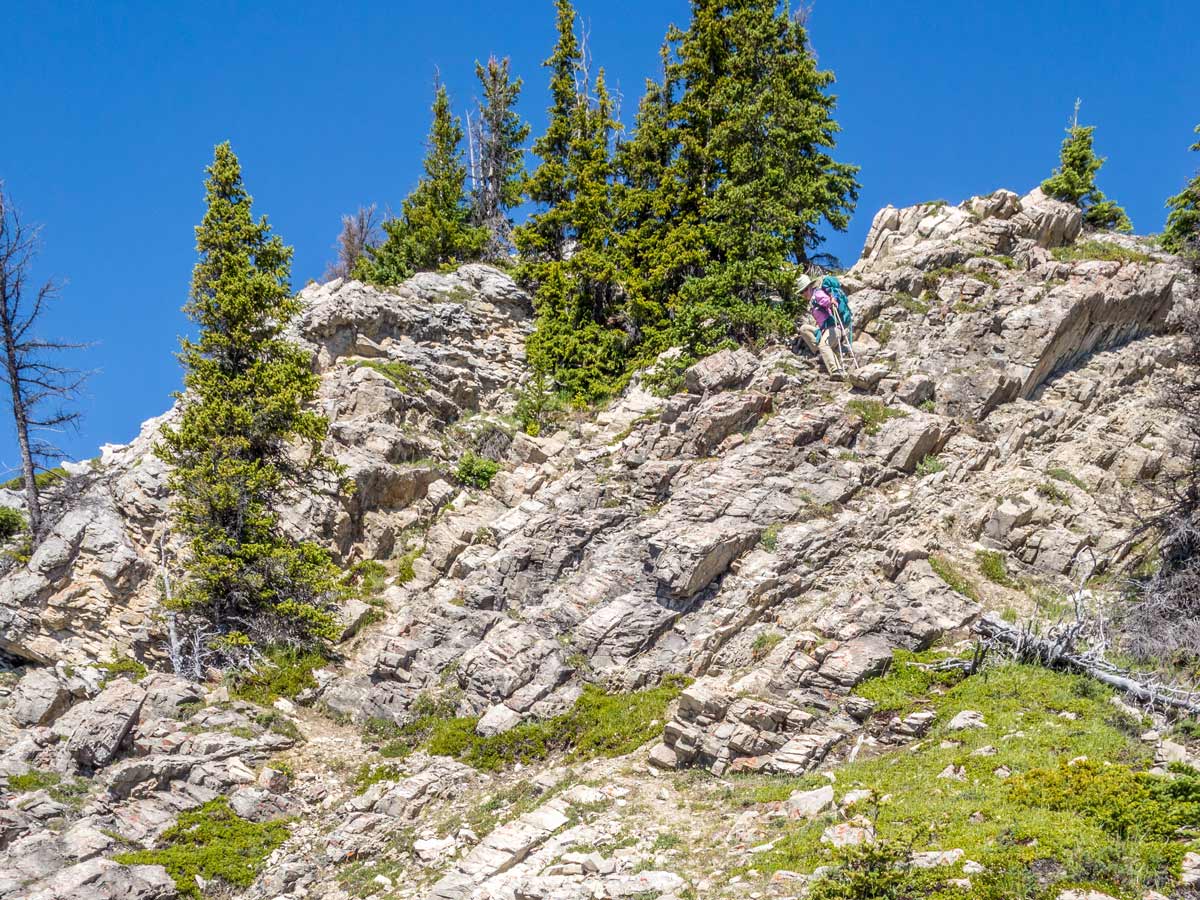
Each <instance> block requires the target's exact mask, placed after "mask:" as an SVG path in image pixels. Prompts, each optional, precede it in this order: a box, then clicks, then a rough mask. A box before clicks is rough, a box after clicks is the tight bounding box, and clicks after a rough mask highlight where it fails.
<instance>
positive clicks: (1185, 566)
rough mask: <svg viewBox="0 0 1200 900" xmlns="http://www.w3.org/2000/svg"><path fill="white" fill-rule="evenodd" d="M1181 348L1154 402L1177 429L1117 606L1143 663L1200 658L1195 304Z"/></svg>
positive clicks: (1198, 333) (1199, 330)
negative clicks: (1127, 596)
mask: <svg viewBox="0 0 1200 900" xmlns="http://www.w3.org/2000/svg"><path fill="white" fill-rule="evenodd" d="M1179 326H1180V329H1181V331H1182V336H1181V339H1182V340H1183V341H1184V342H1185V348H1184V351H1183V353H1182V355H1181V358H1180V360H1179V363H1180V364H1179V365H1177V366H1176V367H1175V368H1174V370H1173V372H1172V374H1171V377H1170V380H1169V381H1168V382H1167V383H1166V385H1165V386H1164V388H1163V390H1162V394H1161V396H1160V399H1159V406H1160V408H1161V409H1162V410H1163V412H1164V415H1165V417H1166V420H1167V421H1170V422H1172V423H1174V425H1175V427H1176V428H1177V429H1178V431H1177V437H1176V440H1175V443H1174V447H1175V452H1174V453H1173V454H1172V459H1171V461H1170V462H1169V463H1168V465H1167V466H1165V467H1164V468H1163V471H1162V473H1161V474H1160V476H1159V478H1158V480H1157V481H1156V483H1155V485H1154V487H1155V490H1156V494H1157V502H1156V503H1155V510H1154V512H1153V514H1151V515H1147V516H1144V517H1143V520H1142V522H1141V524H1140V526H1139V527H1138V528H1137V529H1136V530H1135V531H1134V533H1133V535H1132V536H1131V538H1130V540H1129V547H1130V548H1131V549H1130V552H1129V553H1128V556H1127V557H1126V561H1125V565H1126V573H1127V575H1128V576H1129V577H1130V581H1131V585H1132V591H1131V594H1132V598H1131V601H1130V602H1128V603H1126V604H1124V606H1123V608H1122V610H1121V617H1120V625H1121V632H1122V634H1123V636H1124V643H1125V649H1126V650H1128V651H1129V652H1130V653H1132V654H1133V655H1134V656H1135V657H1137V658H1138V659H1139V660H1142V661H1163V662H1168V663H1171V662H1188V661H1190V662H1193V663H1194V662H1195V661H1196V660H1198V659H1200V305H1198V304H1197V303H1196V302H1195V301H1193V302H1192V303H1190V304H1188V305H1185V306H1182V307H1181V309H1180V312H1179Z"/></svg>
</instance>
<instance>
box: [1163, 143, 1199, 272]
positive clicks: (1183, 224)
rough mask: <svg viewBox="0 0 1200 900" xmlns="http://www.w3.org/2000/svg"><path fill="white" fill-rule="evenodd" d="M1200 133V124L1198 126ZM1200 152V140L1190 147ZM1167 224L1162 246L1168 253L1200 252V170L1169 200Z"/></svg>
mask: <svg viewBox="0 0 1200 900" xmlns="http://www.w3.org/2000/svg"><path fill="white" fill-rule="evenodd" d="M1196 133H1197V134H1200V125H1197V126H1196ZM1189 149H1190V150H1192V151H1195V152H1200V141H1197V142H1196V143H1194V144H1192V146H1191V147H1190V148H1189ZM1167 208H1168V209H1170V210H1171V212H1170V213H1169V214H1168V215H1167V226H1166V228H1164V229H1163V235H1162V246H1163V249H1164V250H1166V251H1167V252H1168V253H1188V254H1200V172H1197V173H1196V174H1195V175H1193V176H1192V180H1191V181H1189V182H1188V183H1187V185H1186V186H1185V187H1184V189H1183V190H1182V191H1180V192H1179V193H1178V194H1176V195H1175V196H1174V197H1171V198H1170V199H1169V200H1167Z"/></svg>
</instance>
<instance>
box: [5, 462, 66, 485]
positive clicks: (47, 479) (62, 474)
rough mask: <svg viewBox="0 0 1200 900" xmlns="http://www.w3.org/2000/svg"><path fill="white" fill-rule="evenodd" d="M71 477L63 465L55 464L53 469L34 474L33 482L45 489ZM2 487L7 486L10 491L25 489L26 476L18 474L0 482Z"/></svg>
mask: <svg viewBox="0 0 1200 900" xmlns="http://www.w3.org/2000/svg"><path fill="white" fill-rule="evenodd" d="M70 477H71V476H70V475H69V474H68V473H67V470H66V469H64V468H63V467H62V466H55V467H54V468H53V469H47V470H46V471H44V472H38V473H36V474H35V475H34V476H33V482H34V484H36V485H37V486H38V490H44V489H45V488H48V487H50V485H52V484H57V483H58V482H60V481H64V480H66V479H67V478H70ZM0 487H3V488H7V489H8V490H10V491H23V490H25V476H23V475H18V476H17V477H16V478H12V479H10V480H8V481H6V482H4V484H0Z"/></svg>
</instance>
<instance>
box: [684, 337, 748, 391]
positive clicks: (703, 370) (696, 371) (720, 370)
mask: <svg viewBox="0 0 1200 900" xmlns="http://www.w3.org/2000/svg"><path fill="white" fill-rule="evenodd" d="M757 369H758V357H756V356H755V355H754V354H753V353H751V352H750V351H748V350H744V349H742V348H738V349H736V350H719V351H717V352H716V353H713V354H712V355H711V356H706V357H704V359H702V360H700V361H699V362H697V363H695V364H694V365H692V366H691V367H690V368H689V369H688V370H687V371H686V372H684V373H683V384H684V387H685V388H687V390H688V393H691V394H712V393H716V392H718V391H724V390H729V389H730V388H739V387H745V386H746V385H747V384H749V382H750V379H751V378H752V377H753V376H754V373H755V371H756V370H757Z"/></svg>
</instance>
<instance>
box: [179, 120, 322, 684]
mask: <svg viewBox="0 0 1200 900" xmlns="http://www.w3.org/2000/svg"><path fill="white" fill-rule="evenodd" d="M206 171H207V173H208V180H207V181H206V183H205V188H206V192H207V204H208V209H207V211H206V212H205V214H204V219H203V221H202V222H201V223H200V225H199V226H198V227H197V228H196V250H197V251H198V252H199V254H200V260H199V262H197V264H196V267H195V269H194V271H193V273H192V287H191V293H190V298H189V300H188V303H187V305H186V306H185V307H184V311H185V312H186V313H187V314H188V317H189V318H190V319H191V320H192V321H193V322H195V323H196V325H197V326H198V327H199V335H198V337H197V338H196V339H195V340H191V339H186V338H185V339H184V340H183V341H182V342H181V343H182V347H183V349H182V352H181V353H180V359H181V361H182V363H183V367H184V386H185V388H186V390H185V391H184V392H182V393H180V394H178V395H177V398H178V401H179V416H178V419H177V420H176V421H172V422H168V423H167V424H166V425H165V426H164V427H163V429H162V435H161V441H160V443H159V444H158V446H157V453H158V454H159V456H160V457H161V458H162V459H163V460H165V461H166V462H167V463H168V465H169V466H170V467H171V476H170V481H169V489H170V491H171V492H172V496H173V498H174V512H175V527H177V528H178V529H179V531H180V532H182V534H183V535H184V537H185V538H186V539H187V550H186V554H185V556H184V559H183V566H184V572H185V576H184V578H183V579H182V580H181V581H180V582H179V585H178V588H177V591H176V592H175V593H174V595H173V596H171V597H169V598H168V606H169V607H170V608H172V609H174V610H177V611H179V612H180V613H182V614H183V619H184V622H183V624H184V625H185V626H186V628H187V629H188V630H190V631H192V632H194V633H199V634H201V635H203V637H204V639H203V640H197V641H195V642H193V643H192V644H191V646H193V647H194V648H195V649H194V650H193V652H192V655H193V657H195V656H204V657H207V656H209V655H211V658H212V662H213V663H215V664H217V665H221V666H230V665H242V664H245V663H247V662H249V661H250V660H251V659H252V658H253V657H254V655H255V654H256V652H257V650H258V649H259V648H262V647H267V646H273V645H286V646H307V645H310V644H312V643H313V642H316V643H318V644H320V643H321V642H323V641H326V640H328V639H330V638H332V637H333V636H334V635H335V625H334V622H335V619H334V610H335V608H336V606H337V600H338V594H339V590H340V588H339V584H338V578H339V572H338V569H337V568H336V567H335V566H334V564H333V561H332V559H331V557H330V555H329V553H328V551H326V550H325V549H323V548H322V547H321V546H319V545H318V544H316V543H313V542H311V541H295V540H292V539H290V538H288V537H286V536H284V534H283V533H282V531H281V529H280V526H279V516H278V509H279V506H280V504H281V502H282V501H283V499H284V498H285V497H286V496H288V495H289V493H291V492H293V491H296V490H298V489H300V488H313V487H314V486H317V485H319V484H321V483H324V484H327V485H329V487H330V489H334V490H336V489H337V480H338V479H337V476H338V472H339V469H338V466H337V464H336V463H335V462H334V460H333V458H332V457H330V456H329V455H328V454H326V453H325V452H324V450H323V449H322V443H323V442H324V440H325V437H326V432H327V430H328V423H327V422H326V420H325V419H324V418H323V417H322V416H321V415H319V414H318V413H316V412H314V411H313V410H312V408H311V407H312V403H313V400H314V399H315V398H316V392H317V386H318V384H319V378H318V376H317V375H316V374H315V373H313V371H312V370H311V368H310V366H309V360H308V357H307V354H306V353H305V352H304V351H303V350H301V349H300V347H298V346H297V345H296V344H294V343H293V342H291V341H289V340H288V339H287V338H286V337H285V336H284V333H283V332H284V328H285V326H286V325H287V323H288V321H289V320H290V319H291V318H292V317H293V316H295V315H296V314H297V313H298V312H299V311H300V308H301V304H300V302H299V301H298V300H297V299H296V297H294V296H293V295H292V292H291V287H290V284H289V277H290V276H289V271H290V267H291V258H292V250H291V248H290V247H286V246H284V244H283V242H282V241H281V240H280V238H279V236H278V235H273V234H271V228H270V226H269V225H268V224H267V220H266V218H265V217H264V218H261V219H258V220H256V219H255V218H254V216H253V214H252V212H251V198H250V196H249V194H247V193H246V189H245V187H244V185H243V183H242V174H241V167H240V165H239V163H238V159H237V157H236V156H235V155H234V153H233V150H232V148H231V147H230V146H229V144H228V142H226V143H224V144H220V145H219V146H217V148H216V152H215V155H214V157H213V162H212V165H211V166H209V167H208V169H207V170H206ZM173 655H175V656H178V652H176V653H175V654H173ZM201 662H203V660H201V659H196V658H193V659H192V660H191V661H190V663H189V668H191V669H193V670H199V669H200V668H202V666H201V665H200V664H201Z"/></svg>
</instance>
